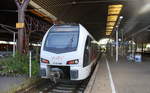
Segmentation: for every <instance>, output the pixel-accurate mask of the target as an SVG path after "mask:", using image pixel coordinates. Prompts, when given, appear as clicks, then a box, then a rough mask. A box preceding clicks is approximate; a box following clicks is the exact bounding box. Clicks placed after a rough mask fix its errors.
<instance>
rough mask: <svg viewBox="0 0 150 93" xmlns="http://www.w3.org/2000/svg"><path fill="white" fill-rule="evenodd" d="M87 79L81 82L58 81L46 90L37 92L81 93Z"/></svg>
mask: <svg viewBox="0 0 150 93" xmlns="http://www.w3.org/2000/svg"><path fill="white" fill-rule="evenodd" d="M88 81H89V78H88V79H86V80H83V81H78V82H77V81H68V80H64V81H60V82H58V83H56V84H51V85H49V86H48V87H47V88H44V89H43V90H41V91H39V93H83V92H84V90H85V88H86V85H87V84H88Z"/></svg>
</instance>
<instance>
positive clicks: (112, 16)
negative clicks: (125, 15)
mask: <svg viewBox="0 0 150 93" xmlns="http://www.w3.org/2000/svg"><path fill="white" fill-rule="evenodd" d="M117 18H118V16H117V15H111V16H108V17H107V21H117Z"/></svg>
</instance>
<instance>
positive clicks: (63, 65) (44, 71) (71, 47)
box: [40, 24, 99, 81]
mask: <svg viewBox="0 0 150 93" xmlns="http://www.w3.org/2000/svg"><path fill="white" fill-rule="evenodd" d="M96 42H97V41H96V40H95V39H94V38H93V37H92V35H91V34H90V33H89V32H88V31H87V30H86V28H84V27H83V26H82V25H81V24H54V25H53V26H52V27H50V29H49V30H48V31H47V32H46V34H45V35H44V37H43V40H42V44H41V51H40V72H41V78H46V79H55V80H56V79H68V80H75V81H77V80H84V79H86V78H87V77H88V76H89V75H90V73H91V71H92V69H93V67H94V66H95V65H96V60H97V58H98V54H99V53H98V52H97V50H98V45H97V43H96Z"/></svg>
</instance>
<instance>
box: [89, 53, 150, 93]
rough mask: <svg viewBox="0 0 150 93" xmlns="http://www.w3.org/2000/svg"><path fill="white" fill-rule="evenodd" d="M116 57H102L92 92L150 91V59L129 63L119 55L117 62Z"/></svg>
mask: <svg viewBox="0 0 150 93" xmlns="http://www.w3.org/2000/svg"><path fill="white" fill-rule="evenodd" d="M114 58H115V57H114ZM114 58H113V57H106V55H103V56H102V57H101V59H100V61H99V63H98V65H99V69H98V71H97V74H96V78H95V81H94V85H93V86H92V90H91V93H150V60H144V61H143V62H142V63H134V62H133V63H129V62H128V61H127V60H126V59H125V58H122V57H119V59H120V60H119V62H118V63H116V62H115V60H114ZM148 59H150V58H148ZM107 62H108V65H107ZM108 67H110V73H109V70H108ZM111 80H112V81H111Z"/></svg>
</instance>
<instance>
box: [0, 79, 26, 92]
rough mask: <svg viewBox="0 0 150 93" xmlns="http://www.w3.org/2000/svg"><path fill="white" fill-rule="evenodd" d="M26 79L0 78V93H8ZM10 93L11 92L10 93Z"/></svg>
mask: <svg viewBox="0 0 150 93" xmlns="http://www.w3.org/2000/svg"><path fill="white" fill-rule="evenodd" d="M26 79H27V77H26V76H17V77H6V76H0V93H6V92H7V93H8V91H9V90H10V89H12V88H15V87H16V86H18V85H21V84H22V83H23V82H24V81H25V80H26ZM10 93H11V92H10Z"/></svg>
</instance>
